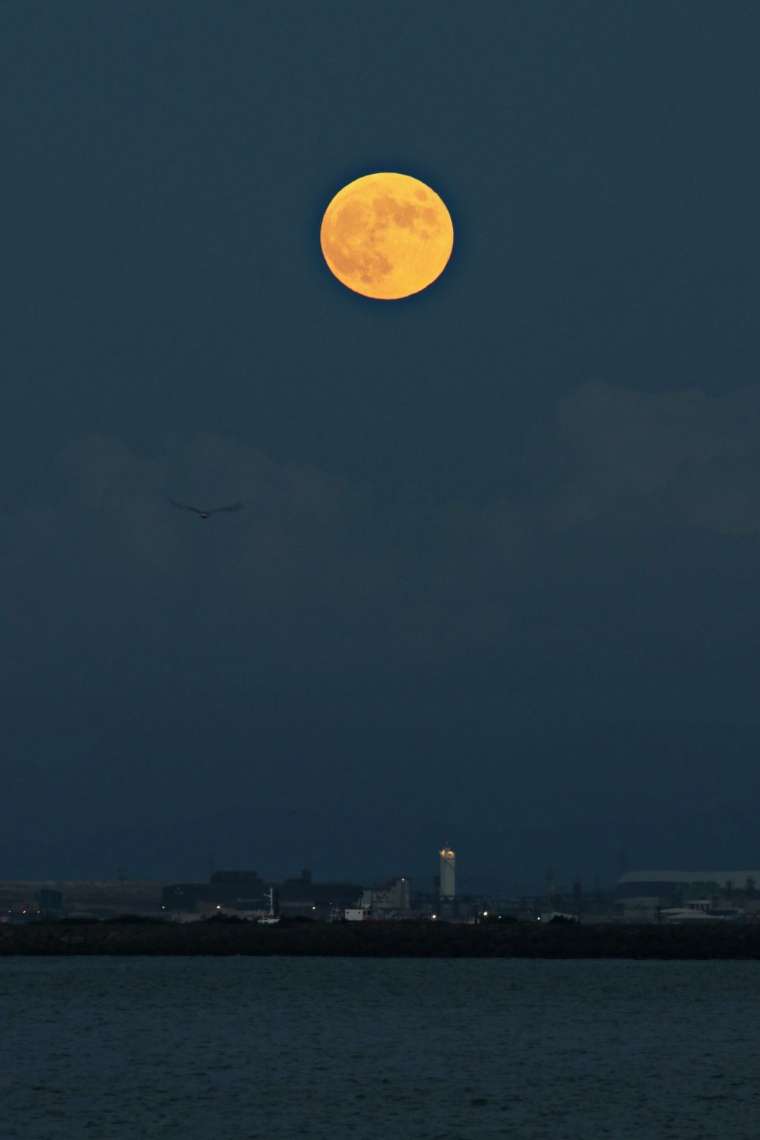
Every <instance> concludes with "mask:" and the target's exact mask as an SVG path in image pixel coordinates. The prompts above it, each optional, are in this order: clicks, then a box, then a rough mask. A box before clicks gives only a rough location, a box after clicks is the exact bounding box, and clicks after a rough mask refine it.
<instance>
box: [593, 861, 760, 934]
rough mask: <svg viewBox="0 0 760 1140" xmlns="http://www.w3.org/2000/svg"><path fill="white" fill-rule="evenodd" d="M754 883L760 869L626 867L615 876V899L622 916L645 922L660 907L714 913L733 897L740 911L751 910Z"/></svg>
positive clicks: (756, 901)
mask: <svg viewBox="0 0 760 1140" xmlns="http://www.w3.org/2000/svg"><path fill="white" fill-rule="evenodd" d="M758 887H760V870H755V871H628V872H626V874H624V875H621V876H620V878H619V879H618V883H617V889H616V892H615V901H616V906H617V909H618V911H619V913H621V914H622V916H623V917H624V918H626V919H628V920H633V921H639V922H649V921H652V920H653V919H654V918H657V917H659V916H660V912H661V911H663V909H667V910H673V909H676V910H678V909H683V910H688V911H689V912H693V914H694V915H695V916H697V915H705V914H708V915H709V914H710V913H714V914H716V915H717V914H718V912H719V911H721V910H723V909H725V904H726V903H728V902H731V903H736V902H737V901H741V904H742V909H743V911H745V912H749V911H754V910H755V909H757V908H758V906H760V900H759V899H758ZM721 904H722V905H721Z"/></svg>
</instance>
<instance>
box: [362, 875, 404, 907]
mask: <svg viewBox="0 0 760 1140" xmlns="http://www.w3.org/2000/svg"><path fill="white" fill-rule="evenodd" d="M360 906H361V908H362V909H363V910H365V911H367V912H369V913H370V914H372V915H374V916H376V917H384V916H391V915H399V916H404V915H406V914H408V913H409V911H410V910H411V908H412V897H411V883H410V881H409V879H408V878H407V876H406V875H402V876H401V878H400V879H390V880H389V881H388V882H387V883H382V884H381V885H380V886H377V887H370V888H368V889H367V890H365V891H363V892H362V896H361V903H360Z"/></svg>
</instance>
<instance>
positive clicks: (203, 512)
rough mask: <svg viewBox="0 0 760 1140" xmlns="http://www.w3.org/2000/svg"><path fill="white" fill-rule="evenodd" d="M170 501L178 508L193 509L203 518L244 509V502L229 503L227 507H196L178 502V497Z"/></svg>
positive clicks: (181, 509)
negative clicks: (221, 512)
mask: <svg viewBox="0 0 760 1140" xmlns="http://www.w3.org/2000/svg"><path fill="white" fill-rule="evenodd" d="M169 502H170V503H171V505H172V506H173V507H177V509H178V510H180V511H192V513H193V514H194V515H198V517H199V518H202V519H207V518H210V517H211V515H218V514H219V513H220V511H242V509H243V504H242V503H229V504H228V505H227V506H225V507H209V508H208V509H206V508H204V507H194V506H192V505H191V504H190V503H178V502H177V500H176V499H169Z"/></svg>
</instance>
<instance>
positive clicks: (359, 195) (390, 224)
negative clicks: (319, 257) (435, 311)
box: [319, 173, 454, 301]
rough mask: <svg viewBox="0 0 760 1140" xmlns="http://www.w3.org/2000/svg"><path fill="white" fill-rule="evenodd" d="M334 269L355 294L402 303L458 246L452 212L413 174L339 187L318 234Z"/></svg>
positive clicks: (436, 272) (381, 176) (435, 274)
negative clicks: (455, 246)
mask: <svg viewBox="0 0 760 1140" xmlns="http://www.w3.org/2000/svg"><path fill="white" fill-rule="evenodd" d="M319 242H320V245H321V247H322V254H323V256H324V259H325V261H326V262H327V264H328V266H329V268H330V271H331V272H332V273H334V274H335V276H336V277H337V278H338V280H339V281H342V282H343V284H344V285H345V286H346V287H347V288H348V289H352V290H353V291H354V292H355V293H361V294H362V295H363V296H365V297H375V298H377V300H380V301H398V300H400V299H401V298H402V297H409V296H411V295H412V293H419V292H421V291H422V290H423V289H427V287H428V285H430V284H432V282H433V281H435V279H436V278H437V277H440V275H441V273H443V270H444V269H445V268H446V264H447V262H448V260H449V258H450V257H451V251H452V249H453V247H454V226H453V224H452V221H451V215H450V214H449V211H448V210H447V209H446V206H445V204H444V202H443V201H442V199H441V198H439V197H438V195H437V194H436V192H435V191H434V190H431V189H430V187H429V186H426V185H425V183H424V182H420V181H419V179H417V178H412V177H411V175H409V174H391V173H381V174H365V175H364V177H362V178H356V179H355V180H354V181H353V182H349V183H348V185H346V186H344V187H343V189H342V190H339V191H338V193H337V194H336V195H335V197H334V198H333V199H332V201H331V202H330V204H329V206H328V207H327V209H326V210H325V213H324V217H323V218H322V226H321V229H320V232H319Z"/></svg>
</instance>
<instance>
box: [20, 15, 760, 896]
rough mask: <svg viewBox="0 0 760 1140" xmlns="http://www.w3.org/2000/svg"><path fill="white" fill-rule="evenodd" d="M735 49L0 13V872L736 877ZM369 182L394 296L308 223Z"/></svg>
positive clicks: (751, 631) (744, 619) (749, 745)
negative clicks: (438, 250) (391, 217)
mask: <svg viewBox="0 0 760 1140" xmlns="http://www.w3.org/2000/svg"><path fill="white" fill-rule="evenodd" d="M759 32H760V16H758V12H757V8H756V6H755V5H753V4H749V3H742V2H739V0H737V2H735V3H732V4H731V5H728V6H723V5H717V4H715V3H712V2H710V3H706V2H701V0H697V2H692V3H688V4H687V3H676V2H674V0H660V2H659V3H657V4H640V3H633V2H622V0H604V2H603V3H602V2H601V0H600V2H595V3H586V2H578V3H574V4H567V3H566V2H565V0H557V2H551V0H529V2H528V0H525V2H516V0H508V2H505V3H503V4H501V5H498V6H496V7H494V6H493V5H491V4H485V3H483V4H477V3H476V4H474V5H473V4H467V5H462V4H448V3H446V4H429V3H419V4H412V5H410V4H408V3H400V2H399V3H396V2H390V3H385V4H382V5H377V6H374V7H370V6H366V5H357V4H355V3H349V2H347V0H344V2H340V3H335V2H332V3H330V2H327V3H323V4H320V5H303V4H294V3H291V4H287V3H285V4H283V3H277V4H274V3H272V4H264V3H245V2H242V0H240V2H233V0H227V2H222V3H216V4H210V3H196V2H194V0H169V2H166V3H162V4H160V5H156V4H152V3H145V2H143V3H133V2H129V0H123V2H121V3H119V4H103V3H101V2H100V0H97V2H95V0H93V2H91V3H89V2H82V0H69V2H68V3H66V4H60V3H58V2H55V0H46V2H40V0H38V2H35V0H25V3H23V4H11V3H9V4H4V5H2V7H1V8H0V73H2V75H3V76H4V93H3V99H2V121H1V126H2V152H1V153H2V158H3V172H4V173H3V187H2V210H1V213H0V219H1V221H0V224H1V225H2V245H1V248H2V251H3V254H2V260H3V269H4V271H3V275H2V280H3V285H2V289H3V296H2V312H3V317H4V320H3V335H2V340H1V342H0V352H1V353H2V384H1V386H0V432H1V433H2V447H1V448H0V465H1V466H2V478H3V486H4V501H5V504H6V513H5V514H4V518H3V529H2V533H1V534H0V575H1V576H2V590H1V591H0V629H1V630H2V645H3V653H2V674H3V675H2V678H0V681H1V684H2V692H3V694H4V701H3V703H4V705H5V712H4V714H3V719H2V734H3V738H4V740H3V745H2V749H1V750H0V763H2V787H3V797H2V798H3V805H4V822H3V828H2V836H1V838H0V877H5V878H9V877H13V876H28V877H34V876H45V877H47V876H52V877H59V876H60V877H63V876H80V875H81V876H84V875H87V876H90V875H99V876H100V875H102V876H107V875H111V874H114V872H115V869H116V868H117V867H119V866H124V867H126V868H127V869H128V871H129V872H130V873H131V874H134V875H155V876H156V877H160V876H169V877H174V876H178V877H179V876H182V877H189V876H192V875H197V874H205V873H206V871H207V869H208V865H209V861H210V859H211V858H212V857H213V858H214V859H215V861H216V863H217V864H220V865H250V866H254V867H256V868H257V869H258V870H259V871H261V872H262V873H263V874H266V875H270V874H271V875H275V874H282V873H287V872H291V871H294V870H296V869H298V868H299V867H300V866H301V865H302V864H303V863H304V862H308V863H310V864H311V865H312V866H313V868H314V872H315V874H316V875H318V876H324V875H336V874H342V875H346V876H351V877H354V878H356V877H365V878H371V877H373V876H379V875H383V874H385V873H388V874H390V873H393V872H397V871H407V872H409V873H411V874H413V875H415V876H416V878H417V880H418V881H420V882H422V881H424V880H425V879H428V878H429V876H430V875H432V874H433V872H434V870H435V866H434V858H435V851H436V849H437V847H438V846H439V845H440V843H441V842H444V841H445V842H448V843H451V844H453V845H454V846H456V847H457V849H458V851H459V861H460V867H461V873H462V876H463V878H464V879H465V880H467V879H469V880H470V882H471V883H473V884H474V883H481V884H486V883H488V884H491V883H493V884H497V883H498V884H502V885H503V886H504V887H505V888H506V889H511V888H513V887H517V886H519V885H521V884H527V883H532V882H533V883H536V882H540V881H541V879H542V877H543V873H544V868H545V867H546V866H547V865H552V866H554V867H555V868H556V869H557V873H558V874H559V876H560V878H564V879H569V878H570V877H571V876H572V875H573V874H574V873H576V872H579V873H581V874H582V875H583V876H584V877H585V878H587V879H590V878H591V877H592V876H593V875H594V874H595V873H597V874H599V875H600V876H601V877H602V878H603V879H605V878H606V879H609V878H611V877H612V876H613V875H614V873H615V869H616V858H617V855H616V853H617V852H618V851H619V850H620V849H621V848H625V849H626V850H627V851H628V857H629V862H630V863H631V864H632V865H637V866H644V865H648V866H658V865H673V866H675V865H678V866H681V867H690V866H695V867H696V866H699V865H700V864H705V865H707V864H709V865H710V866H721V865H724V866H726V867H730V866H731V865H732V864H736V865H739V866H744V865H746V866H751V865H753V861H754V862H755V863H756V862H757V826H756V820H755V818H754V816H755V812H754V806H753V805H754V804H755V803H756V802H757V795H758V790H759V788H758V784H759V779H758V775H757V771H758V768H757V759H756V758H757V752H758V746H759V745H760V714H758V709H757V692H758V670H757V664H756V657H757V642H758V622H759V619H760V591H759V590H758V580H759V574H758V572H759V571H760V382H759V381H758V367H757V366H758V347H757V310H758V292H759V291H758V253H759V252H760V251H759V249H758V208H757V203H758V201H760V185H759V183H760V177H759V167H758V152H757V145H756V141H755V136H756V131H757V108H758V94H759V92H758V87H759V86H760V81H759V80H758V71H757V61H756V45H757V39H758V33H759ZM373 170H400V171H403V172H406V173H409V174H413V175H415V176H416V177H419V178H422V179H423V180H425V181H427V182H429V183H430V184H431V185H432V186H433V187H434V188H435V189H436V190H437V191H438V192H439V193H440V194H441V195H442V197H443V198H444V200H445V201H446V202H447V204H448V206H449V208H450V210H451V213H452V216H453V219H454V224H455V230H456V244H455V253H454V257H453V260H452V262H451V264H450V266H449V268H448V269H447V271H446V273H445V274H444V276H443V277H442V278H441V279H440V280H439V281H438V282H437V283H436V284H435V285H434V287H432V288H431V289H430V290H428V291H427V292H426V293H424V294H422V295H419V296H418V297H416V298H411V299H409V300H407V301H403V302H396V303H377V302H371V301H368V300H365V299H363V298H361V297H359V296H358V295H356V294H353V293H351V292H349V291H348V290H346V289H344V288H343V287H342V286H341V285H340V284H338V283H337V282H336V281H335V280H334V279H333V278H332V277H331V275H330V274H329V272H328V270H327V269H326V267H325V266H324V263H323V261H322V258H321V254H320V251H319V243H318V230H319V221H320V218H321V214H322V211H323V209H324V207H325V205H326V204H327V202H328V201H329V199H330V198H331V197H332V195H333V194H334V193H335V191H336V190H337V189H338V188H339V187H340V186H341V185H343V184H344V183H345V182H346V181H348V180H350V179H351V178H353V177H357V176H359V175H361V174H365V173H368V172H371V171H373ZM168 495H173V496H175V497H177V498H180V499H190V500H200V501H208V502H215V501H217V500H218V501H220V502H221V501H225V500H229V499H235V498H243V499H245V501H246V510H245V511H244V512H242V513H241V514H239V515H224V516H220V517H218V518H214V519H212V520H210V521H209V522H208V523H201V522H200V521H199V520H196V519H195V518H194V517H192V516H191V515H187V514H183V513H180V512H175V511H173V510H172V508H171V507H169V506H168V504H167V496H168Z"/></svg>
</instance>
